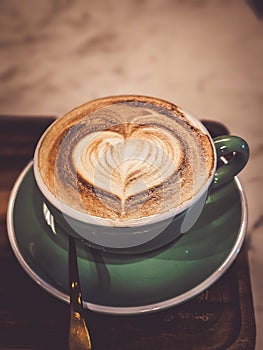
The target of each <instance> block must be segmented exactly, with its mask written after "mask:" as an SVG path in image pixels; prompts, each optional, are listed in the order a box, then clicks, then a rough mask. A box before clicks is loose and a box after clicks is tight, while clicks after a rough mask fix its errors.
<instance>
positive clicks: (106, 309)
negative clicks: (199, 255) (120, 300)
mask: <svg viewBox="0 0 263 350" xmlns="http://www.w3.org/2000/svg"><path fill="white" fill-rule="evenodd" d="M32 166H33V161H30V162H29V163H28V164H27V165H26V166H25V168H24V169H23V170H22V171H21V173H20V175H19V176H18V178H17V180H16V181H15V183H14V185H13V188H12V190H11V194H10V197H9V202H8V207H7V218H6V222H7V233H8V238H9V242H10V245H11V247H12V250H13V252H14V254H15V256H16V258H17V260H18V262H19V263H20V265H21V266H22V268H23V269H24V271H25V272H26V273H27V274H28V275H29V276H30V277H31V278H32V279H33V281H34V282H36V283H37V284H38V285H39V286H40V287H41V288H43V289H44V290H46V291H47V292H48V293H50V294H51V295H53V296H54V297H56V298H57V299H59V300H62V301H64V302H66V303H69V302H70V297H69V295H68V294H67V293H64V292H62V291H60V290H58V289H57V288H55V287H54V286H52V285H51V284H49V283H47V282H46V281H45V280H44V279H42V278H41V277H39V276H38V274H37V273H36V272H35V271H34V270H33V269H32V268H31V267H30V266H29V265H28V264H27V262H26V261H25V259H24V257H23V254H22V253H21V252H20V250H19V247H18V244H17V240H16V234H15V229H14V223H13V213H14V205H15V201H16V197H17V193H18V190H19V188H20V186H21V184H22V182H23V179H24V177H25V176H26V174H27V172H28V171H29V169H30V168H31V167H32ZM233 181H234V182H235V186H236V188H237V190H238V192H239V196H240V202H241V216H240V227H239V231H238V233H237V239H236V241H235V243H234V245H233V246H232V249H231V250H230V251H229V254H228V255H227V257H226V258H225V259H224V261H223V263H222V264H220V266H218V268H217V269H216V270H215V271H214V272H213V273H212V274H211V275H210V276H209V277H208V278H206V279H205V280H203V282H201V283H199V284H198V285H197V286H195V287H194V288H192V289H190V290H188V291H186V292H184V293H182V294H180V295H177V296H176V297H173V298H169V299H166V300H163V301H160V302H156V303H152V304H145V305H141V306H127V307H125V306H124V307H123V306H121V307H118V306H106V305H101V304H95V303H90V302H87V301H84V300H83V306H84V307H85V308H88V309H90V310H92V311H96V312H99V313H104V314H111V315H133V314H144V313H149V312H154V311H159V310H163V309H167V308H169V307H172V306H176V305H179V304H181V303H183V302H186V301H187V300H189V299H192V298H193V297H195V296H197V295H198V294H200V293H201V292H203V291H204V290H205V289H207V288H209V287H210V286H211V285H212V284H214V283H215V282H216V281H217V280H218V279H219V278H220V277H221V276H222V275H223V274H224V273H225V272H226V271H227V270H228V268H229V267H230V266H231V264H232V263H233V262H234V260H235V259H236V257H237V255H238V253H239V251H240V249H241V247H242V244H243V242H244V239H245V236H246V228H247V224H248V209H247V199H246V196H245V192H244V189H243V186H242V184H241V182H240V180H239V179H238V177H237V176H235V177H234V180H233Z"/></svg>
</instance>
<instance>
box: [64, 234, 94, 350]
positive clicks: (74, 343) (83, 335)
mask: <svg viewBox="0 0 263 350" xmlns="http://www.w3.org/2000/svg"><path fill="white" fill-rule="evenodd" d="M68 243H69V261H68V263H69V288H70V326H69V339H68V348H69V350H76V349H78V350H90V349H91V339H90V335H89V331H88V328H87V326H86V322H85V319H84V317H83V313H84V312H83V311H84V309H83V304H82V296H81V288H80V282H79V273H78V262H77V253H76V243H75V239H74V238H73V237H71V236H70V237H69V242H68Z"/></svg>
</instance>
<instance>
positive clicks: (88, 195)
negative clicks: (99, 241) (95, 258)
mask: <svg viewBox="0 0 263 350" xmlns="http://www.w3.org/2000/svg"><path fill="white" fill-rule="evenodd" d="M66 117H67V116H66ZM66 117H64V118H62V119H61V120H58V121H57V122H56V123H55V124H54V126H53V127H52V128H51V129H50V131H49V132H48V134H47V137H45V138H44V140H43V141H42V144H41V147H40V149H39V169H40V173H41V175H42V177H43V179H44V181H45V183H46V185H47V187H48V188H49V190H50V191H51V192H52V193H53V195H55V196H56V197H57V198H59V199H60V200H62V201H63V202H65V203H66V204H68V205H69V206H71V207H73V208H75V209H77V210H79V211H81V212H87V213H89V214H90V215H94V216H98V217H102V218H109V219H114V220H115V219H117V220H123V221H124V220H130V219H134V218H141V217H145V216H149V215H153V214H156V213H162V212H165V211H169V210H171V209H173V208H176V207H177V206H179V205H182V204H183V203H184V202H186V201H188V200H190V199H191V198H192V197H193V196H194V195H195V194H196V193H197V192H198V191H199V190H200V188H201V187H202V186H203V185H204V183H205V182H206V181H207V178H208V177H209V176H210V174H211V171H212V168H213V164H214V163H213V162H214V160H213V150H212V146H211V142H210V139H209V138H208V136H207V135H205V134H204V133H203V132H201V131H200V130H199V129H198V128H196V127H195V126H194V125H193V124H191V123H190V122H189V121H188V120H187V119H186V118H185V117H182V114H181V113H180V111H179V110H178V111H169V110H168V109H164V108H162V107H160V106H156V105H154V104H149V103H145V102H140V101H139V102H138V101H135V102H130V101H129V102H127V101H123V102H122V103H115V104H110V105H109V106H105V107H104V108H99V109H97V110H96V108H95V110H94V111H91V113H87V114H84V113H83V114H82V115H81V116H80V114H79V113H76V110H75V111H73V112H72V114H71V115H70V116H68V120H65V119H67V118H66ZM50 135H52V136H53V137H54V138H53V137H50Z"/></svg>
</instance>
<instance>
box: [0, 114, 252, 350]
mask: <svg viewBox="0 0 263 350" xmlns="http://www.w3.org/2000/svg"><path fill="white" fill-rule="evenodd" d="M52 121H53V118H52V117H44V116H43V117H40V116H38V117H37V118H34V117H26V116H20V117H18V116H0V349H17V350H22V349H36V350H38V349H67V334H68V324H69V306H68V305H67V304H65V303H63V302H61V301H59V300H57V299H56V298H54V297H53V296H51V295H49V294H48V293H47V292H45V291H44V290H42V289H41V288H40V287H39V286H38V285H37V284H36V283H35V282H33V281H32V280H31V278H30V277H29V276H28V275H27V274H26V273H25V272H24V270H23V269H22V267H21V266H20V265H19V263H18V261H17V260H16V258H15V256H14V254H13V252H12V249H11V247H10V244H9V241H8V236H7V230H6V210H7V205H8V198H9V195H10V191H11V189H12V186H13V184H14V182H15V180H16V178H17V176H18V175H19V173H20V172H21V170H22V169H23V168H24V166H25V165H26V164H27V163H28V162H29V161H30V160H31V159H32V156H33V152H34V147H35V145H36V142H37V140H38V138H39V137H40V135H41V134H42V132H43V131H44V130H45V129H46V127H47V126H48V125H49V124H50V123H51V122H52ZM209 127H211V128H214V131H215V132H216V131H217V130H216V125H214V124H213V123H211V125H209ZM86 316H87V322H88V325H89V328H90V330H91V333H92V339H93V346H94V349H107V350H111V349H114V350H124V349H125V350H126V349H127V350H129V349H134V350H144V349H147V350H148V349H149V350H150V349H163V350H177V349H178V350H186V349H187V350H188V349H189V350H190V349H191V350H192V349H198V350H212V349H213V350H215V349H216V350H223V349H229V350H237V349H240V350H241V349H243V350H251V349H254V348H255V319H254V311H253V301H252V294H251V285H250V276H249V266H248V259H247V251H246V245H245V244H244V245H243V248H242V250H241V252H240V253H239V255H238V257H237V259H236V261H235V262H234V263H233V264H232V266H231V267H230V268H229V270H228V271H227V272H226V273H225V274H224V276H223V277H221V279H220V280H219V281H217V283H216V284H214V285H213V286H212V287H210V288H209V289H208V290H206V291H204V292H203V293H201V294H200V295H199V296H197V297H195V298H194V299H192V300H190V301H188V302H186V303H184V304H182V305H179V306H177V307H173V308H170V309H168V310H164V311H159V312H157V313H153V314H148V315H140V316H110V315H102V314H97V313H94V312H92V311H87V313H86Z"/></svg>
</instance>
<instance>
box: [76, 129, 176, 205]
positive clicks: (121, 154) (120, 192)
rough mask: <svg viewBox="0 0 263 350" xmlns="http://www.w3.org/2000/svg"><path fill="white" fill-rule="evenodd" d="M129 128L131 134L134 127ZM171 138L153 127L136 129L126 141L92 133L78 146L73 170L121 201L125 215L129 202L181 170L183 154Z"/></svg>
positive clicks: (119, 135) (112, 134)
mask: <svg viewBox="0 0 263 350" xmlns="http://www.w3.org/2000/svg"><path fill="white" fill-rule="evenodd" d="M127 128H129V129H131V130H132V126H131V125H129V126H127ZM149 135H151V139H149ZM169 137H170V135H169V134H168V133H167V132H166V131H165V130H162V132H161V131H160V130H158V129H156V128H152V127H144V128H140V129H137V128H135V131H134V132H132V131H131V132H130V135H129V136H126V137H124V136H123V135H121V134H118V133H116V132H110V131H101V132H96V133H91V134H89V135H87V136H86V137H84V138H83V139H82V140H81V141H80V142H79V143H78V144H77V145H76V146H75V148H74V151H73V163H74V167H75V169H76V171H77V173H78V175H79V176H81V177H82V179H83V180H84V181H86V182H87V183H89V184H91V185H92V186H93V187H94V188H99V189H102V190H104V191H109V192H110V193H111V194H112V195H115V196H116V197H118V198H119V199H120V201H121V203H122V211H124V210H125V201H126V199H128V198H129V197H131V196H135V195H138V194H139V193H140V192H142V191H145V190H147V189H151V188H154V187H156V186H160V185H162V184H163V183H164V182H165V181H166V180H167V179H168V178H170V177H171V176H172V175H173V174H174V173H175V171H176V169H178V165H179V164H180V160H181V159H182V150H181V148H180V145H179V144H178V143H176V142H170V138H169Z"/></svg>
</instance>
